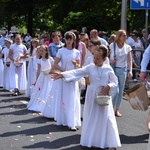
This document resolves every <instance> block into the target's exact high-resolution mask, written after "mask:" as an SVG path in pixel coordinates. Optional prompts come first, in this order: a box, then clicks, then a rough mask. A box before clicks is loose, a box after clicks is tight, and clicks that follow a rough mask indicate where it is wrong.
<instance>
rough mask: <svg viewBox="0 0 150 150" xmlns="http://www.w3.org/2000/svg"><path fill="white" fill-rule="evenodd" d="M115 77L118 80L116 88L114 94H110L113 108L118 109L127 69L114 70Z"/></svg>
mask: <svg viewBox="0 0 150 150" xmlns="http://www.w3.org/2000/svg"><path fill="white" fill-rule="evenodd" d="M115 75H116V76H117V78H118V87H117V88H116V90H115V92H114V93H113V94H112V102H113V107H114V108H116V109H119V107H120V104H121V100H122V97H123V90H124V86H125V81H126V76H127V68H117V67H116V68H115Z"/></svg>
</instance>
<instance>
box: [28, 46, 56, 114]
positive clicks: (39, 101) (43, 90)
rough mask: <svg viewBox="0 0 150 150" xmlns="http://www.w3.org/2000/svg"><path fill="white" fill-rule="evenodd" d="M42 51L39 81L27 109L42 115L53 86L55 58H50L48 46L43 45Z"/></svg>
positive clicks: (39, 64) (38, 72)
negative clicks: (52, 71) (51, 70)
mask: <svg viewBox="0 0 150 150" xmlns="http://www.w3.org/2000/svg"><path fill="white" fill-rule="evenodd" d="M40 51H41V56H42V58H41V59H39V61H38V71H37V80H36V84H35V86H34V87H33V93H32V94H31V98H30V101H29V103H28V105H27V109H28V110H33V111H37V112H41V113H42V112H43V111H44V108H45V105H46V103H47V98H48V95H49V93H50V90H51V88H52V85H53V81H52V79H51V77H50V75H49V72H50V69H51V67H52V65H53V58H52V57H50V56H49V51H48V47H47V46H46V45H41V46H40ZM45 70H47V71H45ZM52 107H53V106H52Z"/></svg>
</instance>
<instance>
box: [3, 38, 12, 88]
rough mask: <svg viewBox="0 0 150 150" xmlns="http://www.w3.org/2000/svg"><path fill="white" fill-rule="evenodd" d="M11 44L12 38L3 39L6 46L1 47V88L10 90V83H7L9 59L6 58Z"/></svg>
mask: <svg viewBox="0 0 150 150" xmlns="http://www.w3.org/2000/svg"><path fill="white" fill-rule="evenodd" d="M11 44H12V40H11V39H9V38H6V39H5V45H6V47H5V48H4V49H3V52H2V53H3V55H4V77H5V78H4V81H3V88H4V89H5V90H11V89H10V83H9V70H10V62H11V60H10V59H9V58H8V54H9V48H10V45H11Z"/></svg>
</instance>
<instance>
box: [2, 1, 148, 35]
mask: <svg viewBox="0 0 150 150" xmlns="http://www.w3.org/2000/svg"><path fill="white" fill-rule="evenodd" d="M129 2H130V0H128V8H127V27H128V30H130V31H131V30H132V29H137V30H139V29H141V28H144V26H145V11H144V10H136V11H135V10H130V3H129ZM0 8H1V9H0V22H1V25H0V27H3V26H5V27H7V28H8V29H10V27H11V26H12V25H15V26H17V27H23V26H26V27H27V29H28V32H30V33H33V32H34V31H36V30H37V29H40V30H41V31H43V30H46V31H51V30H54V29H63V30H69V29H73V28H74V29H77V30H81V28H82V27H83V26H86V27H87V28H88V30H90V29H92V28H96V29H98V30H104V31H111V30H118V29H119V28H120V22H121V0H107V1H106V0H94V1H91V0H0Z"/></svg>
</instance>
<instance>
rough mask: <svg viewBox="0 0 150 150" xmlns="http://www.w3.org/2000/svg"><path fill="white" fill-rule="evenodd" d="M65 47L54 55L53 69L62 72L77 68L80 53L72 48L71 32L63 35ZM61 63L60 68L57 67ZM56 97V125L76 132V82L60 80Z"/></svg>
mask: <svg viewBox="0 0 150 150" xmlns="http://www.w3.org/2000/svg"><path fill="white" fill-rule="evenodd" d="M64 37H65V46H64V48H62V49H60V50H59V51H58V53H57V54H56V58H55V62H54V68H55V69H57V70H59V71H60V72H63V71H65V70H72V69H75V68H76V67H79V63H80V52H79V51H78V50H77V49H75V48H74V40H75V38H76V36H75V34H74V33H73V32H71V31H68V32H66V33H65V36H64ZM59 62H61V66H60V65H59ZM57 93H58V97H57V98H55V100H56V105H57V106H56V112H57V113H56V118H55V119H56V121H57V125H66V126H68V127H69V128H70V129H71V130H73V131H76V130H77V128H76V127H77V126H81V120H80V119H81V117H80V93H79V85H78V82H75V81H72V82H69V83H67V82H65V81H63V80H62V79H61V80H60V83H59V89H58V92H57Z"/></svg>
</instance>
